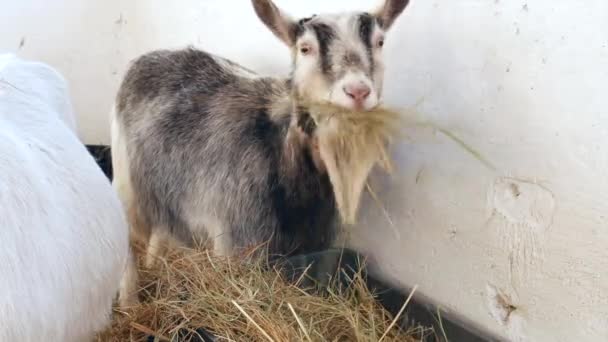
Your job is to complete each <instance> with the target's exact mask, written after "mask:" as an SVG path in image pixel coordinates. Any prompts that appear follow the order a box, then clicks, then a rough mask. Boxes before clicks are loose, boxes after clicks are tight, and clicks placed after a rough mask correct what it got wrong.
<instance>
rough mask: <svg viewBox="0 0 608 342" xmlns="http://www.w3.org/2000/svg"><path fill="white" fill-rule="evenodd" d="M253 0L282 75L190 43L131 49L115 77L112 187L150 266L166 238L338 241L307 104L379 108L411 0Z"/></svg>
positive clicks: (219, 247)
mask: <svg viewBox="0 0 608 342" xmlns="http://www.w3.org/2000/svg"><path fill="white" fill-rule="evenodd" d="M252 3H253V8H254V10H255V12H256V14H257V16H258V17H259V19H260V20H261V21H262V22H263V23H264V24H265V25H266V26H267V27H268V28H269V29H270V30H271V31H272V32H273V33H274V35H275V36H276V37H278V38H279V39H280V40H282V41H283V42H284V43H285V44H286V45H287V46H288V47H289V49H290V50H291V54H292V61H293V70H292V71H291V75H290V76H289V77H286V78H284V79H276V78H270V77H264V76H260V75H257V74H255V73H254V72H252V71H250V70H248V69H246V68H245V67H243V66H240V65H238V64H237V63H235V62H233V61H231V60H228V59H225V58H223V57H219V56H216V55H213V54H211V53H208V52H205V51H201V50H197V49H194V48H191V47H188V48H185V49H181V50H156V51H152V52H149V53H147V54H144V55H142V56H140V57H138V58H136V59H135V60H134V61H132V62H131V65H130V66H129V68H128V70H127V72H126V75H125V76H124V79H123V81H122V84H121V85H120V89H119V91H118V94H117V96H116V102H115V105H114V109H113V111H112V114H111V122H112V124H111V135H112V159H113V166H114V177H115V178H114V184H115V187H116V189H117V191H118V193H119V195H120V197H121V199H122V201H123V205H124V206H125V208H126V210H127V212H128V213H129V217H130V221H131V230H132V232H134V235H137V236H139V237H142V238H143V239H144V241H147V242H148V250H147V257H146V265H147V266H152V265H153V264H154V260H155V258H156V257H157V256H159V255H161V254H162V253H163V246H165V245H166V243H167V242H168V241H169V240H177V241H179V242H181V243H192V241H193V237H204V236H206V237H210V238H212V240H213V249H214V251H215V252H216V253H217V254H220V255H233V254H234V253H235V252H236V250H237V249H242V248H248V247H249V248H251V247H255V246H261V245H264V246H265V251H266V252H265V253H266V255H274V256H281V255H282V256H286V255H290V254H294V253H298V252H312V251H318V250H321V249H324V248H327V247H329V246H330V245H331V244H332V242H333V241H334V240H335V238H336V235H337V230H338V229H337V228H338V226H339V222H337V215H336V214H337V209H336V198H335V194H334V192H333V190H334V189H332V184H331V182H330V179H329V178H328V174H327V170H326V165H325V162H324V160H323V155H322V153H320V152H319V148H318V140H317V136H316V135H315V123H314V121H313V120H311V116H310V113H309V112H308V111H307V105H306V103H307V101H318V102H325V103H331V104H334V105H337V106H340V107H342V108H348V109H353V110H359V111H366V110H372V109H374V108H375V107H376V106H378V104H379V102H380V98H381V95H382V82H383V74H384V67H383V61H382V46H383V44H384V35H385V33H386V32H387V31H388V29H389V28H390V27H391V26H392V24H393V23H394V21H395V19H396V18H397V17H398V16H399V15H400V14H401V13H402V11H403V10H404V9H405V7H406V6H407V4H408V0H386V1H385V2H384V4H383V6H382V7H381V8H380V9H379V10H377V11H375V12H373V13H368V12H353V13H344V14H325V15H315V16H312V17H308V18H304V19H301V20H294V19H292V18H291V17H290V16H288V15H287V14H285V12H283V11H282V10H280V9H279V8H278V7H277V6H276V5H275V4H274V3H273V2H272V1H270V0H253V1H252ZM134 267H135V266H134V264H131V268H132V269H133V268H134ZM129 274H130V276H129V278H130V279H132V280H133V281H134V279H135V278H133V275H134V274H135V271H133V272H130V273H129ZM127 283H128V282H127ZM130 288H131V289H133V288H134V287H133V286H131V287H130ZM123 294H124V295H125V296H128V295H127V294H126V290H125V291H123ZM125 298H126V297H125Z"/></svg>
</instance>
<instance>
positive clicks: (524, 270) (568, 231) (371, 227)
mask: <svg viewBox="0 0 608 342" xmlns="http://www.w3.org/2000/svg"><path fill="white" fill-rule="evenodd" d="M4 1H5V2H6V1H8V0H4ZM276 1H277V4H279V5H281V6H282V7H284V8H285V9H287V10H288V11H290V12H292V13H294V14H297V15H298V16H300V15H301V16H304V15H309V14H312V13H314V12H318V11H332V10H340V9H343V8H346V7H348V8H357V9H368V8H370V7H371V5H372V4H375V3H376V2H374V1H372V0H369V1H368V0H356V1H355V0H351V1H346V0H340V1H331V2H330V1H321V0H309V1H287V0H276ZM124 3H126V2H120V1H117V0H115V1H108V2H101V1H76V0H62V1H54V2H52V5H51V3H47V2H44V1H41V0H28V1H22V4H11V5H10V6H9V11H8V13H7V12H6V11H3V12H2V13H1V14H0V22H2V23H3V28H5V27H9V29H8V31H3V32H2V33H0V48H9V49H11V48H12V49H15V48H16V47H17V46H18V45H19V41H20V38H21V37H22V36H25V37H26V42H25V45H24V47H23V48H22V49H21V52H23V53H24V54H25V55H26V56H29V57H35V58H39V59H42V60H45V61H47V62H50V63H51V64H53V65H55V66H57V67H59V69H60V70H61V71H63V72H64V74H65V75H66V76H67V77H68V79H69V80H70V81H71V84H72V88H73V96H74V102H75V105H76V109H77V111H78V113H79V115H80V126H81V133H82V136H83V138H84V139H85V141H87V142H89V143H98V142H103V143H107V142H108V140H109V137H108V127H107V125H106V120H107V114H106V113H107V108H108V107H109V106H110V104H111V100H112V98H113V96H114V93H115V91H116V88H117V82H118V81H119V77H120V76H121V74H122V72H123V71H124V67H125V65H126V62H127V61H128V60H130V59H131V58H133V57H135V56H136V55H138V54H140V53H143V52H145V51H147V50H150V49H154V48H161V47H179V46H183V45H185V44H194V45H196V46H199V47H202V48H205V49H207V50H209V51H212V52H215V53H218V54H222V55H224V56H227V57H229V58H232V59H234V60H235V61H238V62H241V63H244V64H246V65H247V66H249V67H251V68H254V69H256V70H258V71H260V72H262V73H265V74H281V73H285V72H286V71H287V70H288V66H289V60H288V54H287V50H286V49H285V48H284V47H282V46H281V44H280V43H279V42H278V41H277V40H276V39H275V38H274V37H273V36H272V34H270V33H269V32H268V31H266V29H265V28H264V27H263V26H262V24H260V23H259V22H258V21H257V19H256V17H255V15H254V13H253V10H252V9H251V6H250V5H249V2H248V1H226V0H222V1H219V0H207V1H201V0H181V1H175V2H171V3H169V2H166V1H160V0H133V1H130V2H128V5H125V4H124ZM42 8H43V9H42ZM12 11H14V13H13V12H12ZM24 13H27V15H25V14H24ZM120 13H122V14H123V20H122V21H120V20H119V21H118V23H115V22H116V21H117V19H119V17H120ZM125 21H126V22H125ZM6 22H8V23H10V25H8V26H7V25H6V24H5V23H6ZM85 47H86V49H85ZM386 54H387V56H386V58H387V77H386V85H385V89H386V102H387V103H389V104H391V105H395V106H402V107H413V106H415V105H416V106H417V107H416V108H417V111H418V112H419V113H420V115H421V116H423V117H424V118H426V119H428V120H431V121H433V122H434V123H436V124H438V125H441V126H442V127H444V128H446V129H449V130H450V131H451V132H452V133H454V134H456V135H457V136H458V137H460V138H461V139H463V140H464V141H466V142H467V143H468V144H470V145H471V146H474V147H475V148H476V149H477V150H478V151H479V152H480V153H481V154H482V155H484V156H485V157H486V158H487V159H488V160H489V161H490V162H491V163H492V164H493V165H494V166H495V170H492V169H490V168H488V167H486V166H484V165H483V164H481V163H479V162H478V161H477V160H476V159H474V158H473V157H471V156H470V155H469V154H467V153H466V152H464V151H463V150H462V149H461V148H459V147H458V146H457V145H456V144H454V143H453V142H451V141H450V140H448V139H446V138H445V137H443V136H442V135H441V134H439V133H437V132H433V131H432V130H430V129H412V130H411V131H410V133H411V135H410V139H409V140H408V141H406V142H404V143H402V144H401V145H400V146H399V148H398V149H397V150H396V153H395V157H396V159H397V161H398V163H397V164H398V166H399V172H398V173H397V174H396V175H395V177H394V178H393V179H391V180H389V179H387V178H385V177H379V178H377V179H375V180H374V183H373V185H374V187H375V189H376V191H377V192H379V194H380V196H381V198H382V199H383V201H384V202H385V207H386V208H387V209H388V212H389V215H390V217H391V219H392V221H393V222H394V227H392V226H391V225H390V224H389V223H388V222H387V220H386V218H385V217H384V216H383V214H382V213H381V211H380V210H379V209H378V207H377V206H376V205H375V204H374V203H372V202H371V201H369V200H368V201H367V202H366V205H365V206H364V213H363V215H362V221H361V225H360V226H359V227H357V228H356V229H355V230H354V232H353V244H354V245H355V246H358V247H359V248H361V249H363V250H366V251H369V252H370V253H371V254H372V255H373V256H374V257H375V261H376V263H377V264H378V265H379V266H380V267H381V269H382V271H383V273H384V274H385V275H387V276H391V277H392V280H393V281H395V282H396V283H398V284H401V285H403V286H412V285H413V284H419V286H420V287H419V291H420V293H422V294H424V295H426V296H429V297H431V298H432V299H433V300H435V301H436V302H437V303H439V304H441V305H443V306H445V307H447V308H449V309H452V310H455V311H458V313H459V314H460V315H462V316H463V317H466V318H468V319H470V320H472V321H474V322H475V323H477V324H478V325H480V326H482V327H485V328H487V329H490V330H492V331H494V332H496V333H499V334H501V335H502V336H505V337H509V338H510V339H512V340H527V341H607V340H608V177H606V175H608V110H607V109H606V108H607V107H608V100H607V99H606V95H605V94H606V84H607V83H608V63H607V61H608V2H606V1H604V0H586V1H584V2H583V1H579V2H575V1H566V0H536V1H529V2H528V3H526V2H525V1H501V0H466V1H464V0H462V1H443V2H442V1H419V0H418V1H417V0H413V1H412V4H411V7H410V8H409V10H408V11H407V13H406V14H404V16H403V17H402V18H401V19H400V21H399V22H398V23H397V25H396V27H395V28H394V30H393V32H391V33H390V35H389V37H388V39H387V44H386ZM499 297H504V298H505V299H504V300H501V299H498V298H499ZM505 302H508V303H509V304H510V305H513V306H514V307H516V309H515V311H513V312H512V313H511V314H510V315H508V318H507V317H506V316H507V315H506V313H505V312H501V307H502V306H504V303H505Z"/></svg>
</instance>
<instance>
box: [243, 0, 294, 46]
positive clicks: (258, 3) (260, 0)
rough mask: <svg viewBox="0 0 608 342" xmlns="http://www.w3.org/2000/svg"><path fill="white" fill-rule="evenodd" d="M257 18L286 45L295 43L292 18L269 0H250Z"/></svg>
mask: <svg viewBox="0 0 608 342" xmlns="http://www.w3.org/2000/svg"><path fill="white" fill-rule="evenodd" d="M252 3H253V8H254V9H255V13H256V14H257V15H258V18H260V20H262V22H263V23H264V25H266V27H268V28H269V29H270V31H272V33H274V34H275V36H277V37H278V38H279V39H281V40H282V41H283V42H284V43H285V44H287V45H288V46H293V45H294V44H295V39H296V37H295V26H296V23H295V22H294V21H293V20H292V18H291V17H290V16H289V15H287V14H286V13H284V12H283V11H281V10H280V9H279V8H278V7H277V6H276V5H275V4H274V3H273V2H272V1H271V0H252Z"/></svg>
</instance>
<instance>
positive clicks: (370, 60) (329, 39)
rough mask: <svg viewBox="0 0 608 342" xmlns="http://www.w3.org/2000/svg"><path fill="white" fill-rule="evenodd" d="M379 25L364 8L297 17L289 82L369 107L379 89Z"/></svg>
mask: <svg viewBox="0 0 608 342" xmlns="http://www.w3.org/2000/svg"><path fill="white" fill-rule="evenodd" d="M382 33H383V32H382V30H381V29H380V28H379V27H378V24H377V22H376V20H375V18H374V17H372V16H370V15H369V14H366V13H360V12H359V13H343V14H338V15H336V14H331V15H320V16H314V17H312V18H308V19H304V20H302V21H300V33H299V35H298V37H297V41H296V45H295V47H296V50H295V59H294V71H293V81H294V85H295V87H296V89H297V91H298V93H299V95H300V96H302V97H305V98H307V99H309V100H312V101H329V102H332V103H334V104H336V105H340V106H343V107H346V108H351V109H359V110H369V109H372V108H373V107H375V106H376V105H377V104H378V102H379V97H380V94H381V93H382V80H383V66H382V56H381V46H379V45H378V41H379V40H381V39H382Z"/></svg>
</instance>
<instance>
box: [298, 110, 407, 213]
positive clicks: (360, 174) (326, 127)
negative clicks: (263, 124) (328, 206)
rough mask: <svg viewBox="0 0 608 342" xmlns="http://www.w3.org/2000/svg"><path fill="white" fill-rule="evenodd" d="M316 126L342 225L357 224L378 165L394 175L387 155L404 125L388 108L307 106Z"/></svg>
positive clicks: (399, 115) (320, 150)
mask: <svg viewBox="0 0 608 342" xmlns="http://www.w3.org/2000/svg"><path fill="white" fill-rule="evenodd" d="M307 107H308V109H309V112H310V115H311V117H312V118H313V120H314V121H315V123H316V125H317V130H316V133H315V134H316V137H317V139H318V143H319V152H320V154H321V158H322V159H323V162H324V163H325V167H326V168H327V173H328V175H329V178H330V181H331V183H332V186H333V189H334V195H335V198H336V203H337V206H338V210H339V212H340V216H341V218H342V222H344V223H346V224H353V223H355V222H356V216H357V211H358V207H359V202H360V198H361V193H362V191H363V188H364V187H365V184H366V182H367V178H368V176H369V174H370V172H371V170H372V168H373V167H374V166H375V165H379V166H380V167H382V168H383V169H384V170H386V171H388V172H391V171H392V164H391V161H390V158H389V155H388V152H387V148H388V146H389V144H390V143H391V142H392V141H393V140H394V139H395V138H396V137H397V135H398V134H399V132H400V129H401V127H402V124H403V120H402V117H401V114H399V113H398V112H396V111H392V110H389V109H385V108H380V107H378V108H375V109H373V110H370V111H352V110H347V109H344V108H341V107H337V106H334V105H331V104H325V103H324V104H319V103H313V104H309V105H307Z"/></svg>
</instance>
